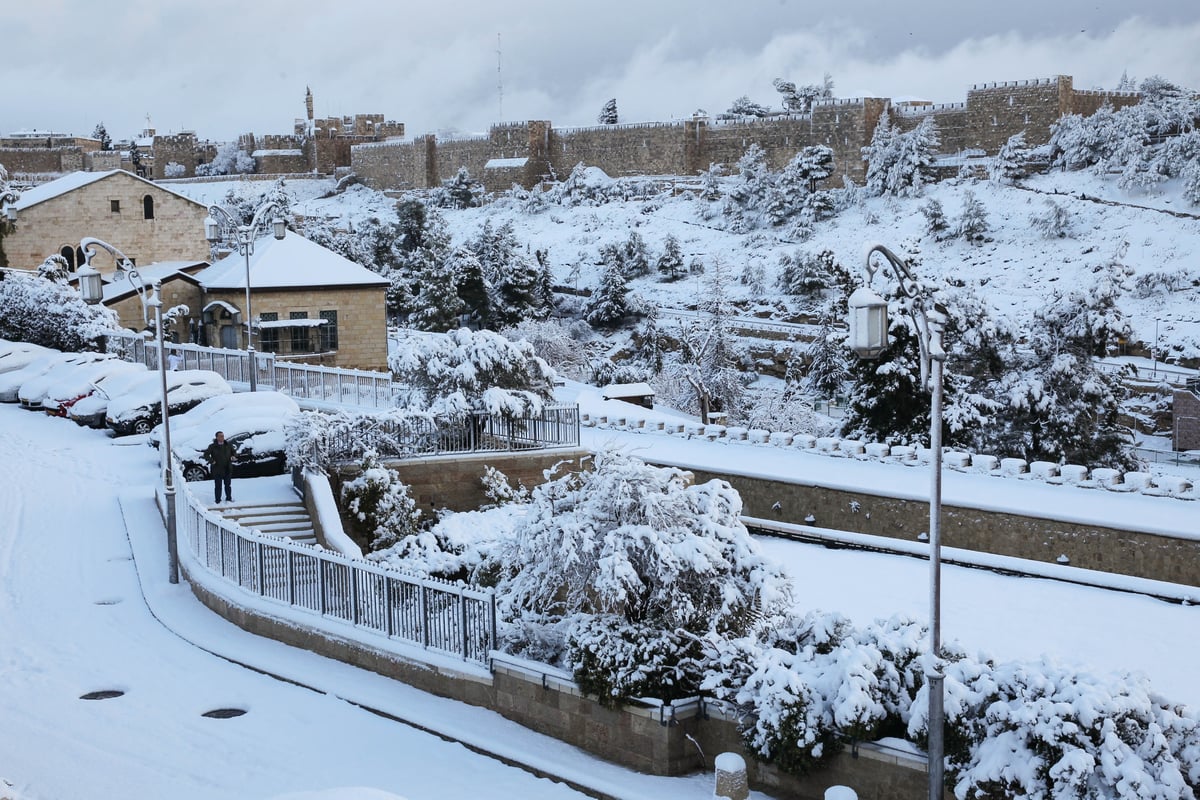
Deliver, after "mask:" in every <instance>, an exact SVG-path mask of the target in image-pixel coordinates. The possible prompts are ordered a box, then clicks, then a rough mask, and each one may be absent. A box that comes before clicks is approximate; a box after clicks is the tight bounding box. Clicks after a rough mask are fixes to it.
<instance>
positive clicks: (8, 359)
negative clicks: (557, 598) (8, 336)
mask: <svg viewBox="0 0 1200 800" xmlns="http://www.w3.org/2000/svg"><path fill="white" fill-rule="evenodd" d="M57 352H58V351H57V350H54V349H52V348H49V347H42V346H41V345H40V344H30V343H29V342H10V341H7V340H5V341H4V342H3V344H0V373H5V372H12V371H13V370H18V369H21V368H22V367H25V366H28V365H29V362H30V361H33V360H34V359H36V358H40V357H41V356H44V355H47V354H49V353H57Z"/></svg>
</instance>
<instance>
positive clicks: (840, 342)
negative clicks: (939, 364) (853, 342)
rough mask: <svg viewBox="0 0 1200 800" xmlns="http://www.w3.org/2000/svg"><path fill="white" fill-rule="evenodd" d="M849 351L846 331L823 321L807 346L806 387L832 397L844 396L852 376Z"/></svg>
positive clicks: (820, 394) (807, 389) (814, 392)
mask: <svg viewBox="0 0 1200 800" xmlns="http://www.w3.org/2000/svg"><path fill="white" fill-rule="evenodd" d="M849 352H850V351H849V349H848V348H847V347H846V342H845V334H843V333H840V332H836V331H834V330H833V329H832V328H831V327H830V326H829V323H828V321H826V322H823V323H822V325H821V328H820V330H818V331H817V335H816V337H815V338H814V339H813V340H812V342H811V343H810V344H809V346H808V351H807V355H808V359H809V362H808V374H807V375H806V376H805V377H804V388H805V390H806V391H808V392H811V393H812V394H815V395H816V396H818V397H823V398H826V399H830V400H832V399H833V398H835V397H838V396H839V395H841V394H842V391H843V388H844V386H845V384H846V381H847V380H848V379H849V377H850V367H849V357H848V353H849Z"/></svg>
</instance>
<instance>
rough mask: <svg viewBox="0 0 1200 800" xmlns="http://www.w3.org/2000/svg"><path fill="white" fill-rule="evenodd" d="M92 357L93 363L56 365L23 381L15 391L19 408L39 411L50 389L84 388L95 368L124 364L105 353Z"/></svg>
mask: <svg viewBox="0 0 1200 800" xmlns="http://www.w3.org/2000/svg"><path fill="white" fill-rule="evenodd" d="M94 355H96V356H98V358H96V360H94V361H78V362H74V363H72V362H64V363H62V364H56V365H55V366H53V367H51V368H50V369H48V370H46V371H45V372H44V373H42V374H41V375H39V376H37V377H36V378H30V379H29V380H27V381H25V383H23V384H21V388H20V389H18V390H17V400H19V401H20V403H21V408H27V409H35V410H39V411H40V410H41V408H42V400H44V399H45V398H46V395H47V394H48V393H49V392H50V390H51V389H53V388H57V387H58V386H59V385H60V384H61V385H65V384H68V383H70V384H73V385H82V386H85V387H86V386H87V385H88V384H89V383H91V380H89V379H86V376H87V375H89V374H91V373H92V372H93V371H94V370H96V369H97V368H104V367H107V368H109V369H112V368H113V365H114V364H122V363H124V362H122V361H121V359H119V358H117V357H116V356H115V355H111V354H107V353H95V354H94ZM97 377H98V376H97ZM81 378H82V381H81ZM81 391H82V390H81Z"/></svg>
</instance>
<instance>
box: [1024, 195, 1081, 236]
mask: <svg viewBox="0 0 1200 800" xmlns="http://www.w3.org/2000/svg"><path fill="white" fill-rule="evenodd" d="M1029 225H1030V227H1032V228H1033V229H1034V230H1036V231H1037V232H1038V233H1040V234H1042V236H1044V237H1045V238H1047V239H1062V238H1064V237H1067V236H1070V235H1071V229H1072V227H1073V225H1074V222H1073V220H1072V217H1071V212H1070V211H1068V210H1067V209H1066V208H1064V207H1063V206H1061V205H1059V204H1058V203H1056V202H1054V201H1053V200H1051V199H1050V198H1049V197H1047V198H1046V202H1045V204H1044V207H1043V209H1042V210H1041V211H1035V212H1034V213H1033V214H1030V215H1029Z"/></svg>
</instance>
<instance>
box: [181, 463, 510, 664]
mask: <svg viewBox="0 0 1200 800" xmlns="http://www.w3.org/2000/svg"><path fill="white" fill-rule="evenodd" d="M175 485H176V486H177V487H180V491H179V494H178V497H179V498H180V499H182V501H183V502H182V503H180V508H179V510H178V512H177V519H178V531H179V536H180V537H181V539H182V543H181V549H182V548H183V547H185V546H186V548H187V550H188V551H189V552H190V553H191V555H192V556H194V557H195V559H196V561H197V563H198V564H199V565H200V566H201V567H203V568H204V569H205V570H207V571H208V572H210V573H211V574H213V575H215V576H217V577H219V578H221V579H222V580H224V581H225V582H226V583H228V584H229V585H231V586H237V587H240V588H241V589H242V590H243V591H246V592H249V593H250V594H252V595H255V596H258V597H261V598H264V599H266V600H269V601H272V602H275V603H280V604H282V605H284V606H287V607H289V608H294V609H297V610H299V611H302V612H306V613H309V614H313V615H315V616H319V617H322V618H324V619H329V620H334V621H335V622H338V623H342V624H344V625H346V626H348V627H350V628H353V629H354V630H356V631H362V632H364V633H366V634H369V635H373V636H382V637H385V638H387V639H392V640H399V641H402V642H406V643H409V644H412V645H416V646H419V647H421V648H424V649H426V650H431V651H436V652H439V653H444V654H447V655H451V656H456V657H458V658H461V659H462V660H464V661H468V662H471V663H474V664H479V665H481V666H487V665H488V663H489V662H488V656H489V653H490V652H491V650H492V649H493V648H494V646H495V642H496V598H495V594H494V593H493V592H490V591H484V590H480V589H473V588H470V587H467V586H461V585H454V584H451V583H448V582H444V581H438V580H435V579H432V578H421V577H418V576H413V575H407V574H404V573H401V572H396V571H394V570H389V569H386V568H384V567H381V566H379V565H377V564H373V563H371V562H367V561H360V560H357V559H352V558H348V557H346V556H343V555H340V554H338V553H334V552H331V551H329V550H318V549H316V548H313V547H310V546H309V545H306V544H300V543H298V542H293V541H291V540H290V539H284V538H280V537H274V536H268V535H265V534H262V533H259V532H258V531H254V530H250V529H247V528H244V527H242V526H241V525H239V524H238V523H236V522H234V521H233V520H228V519H225V518H223V517H220V516H218V515H216V514H213V513H212V512H211V511H209V510H208V508H206V507H205V506H204V505H203V503H201V502H200V501H199V500H197V498H196V496H195V495H194V494H193V493H192V492H191V490H190V489H188V488H187V484H186V483H185V482H184V480H183V476H182V474H180V473H179V471H178V469H177V470H176V472H175ZM229 599H231V600H235V601H236V598H233V597H231V598H229Z"/></svg>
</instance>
